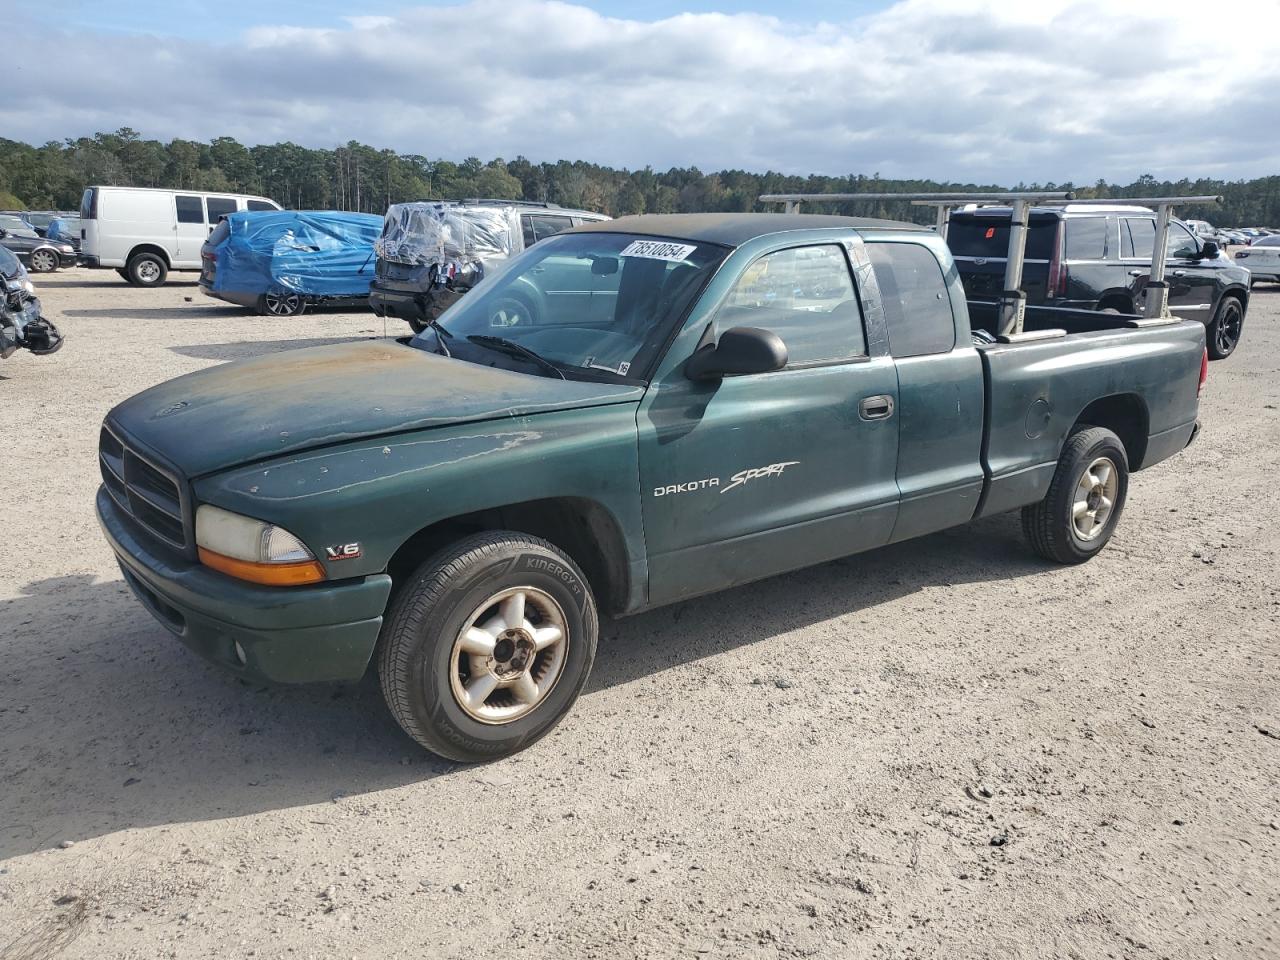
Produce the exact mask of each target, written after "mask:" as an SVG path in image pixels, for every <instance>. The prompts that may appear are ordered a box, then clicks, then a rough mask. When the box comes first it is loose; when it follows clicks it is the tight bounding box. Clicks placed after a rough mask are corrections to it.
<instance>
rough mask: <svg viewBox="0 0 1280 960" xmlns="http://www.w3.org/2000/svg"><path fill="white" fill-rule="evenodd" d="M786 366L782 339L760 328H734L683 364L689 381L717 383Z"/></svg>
mask: <svg viewBox="0 0 1280 960" xmlns="http://www.w3.org/2000/svg"><path fill="white" fill-rule="evenodd" d="M786 365H787V345H786V344H785V343H783V342H782V338H781V337H779V336H778V335H777V334H776V333H773V332H771V331H769V330H761V329H760V328H759V327H733V328H732V329H730V330H726V331H725V332H724V333H722V334H721V335H720V339H719V340H718V341H716V343H715V344H714V345H709V346H705V347H702V348H701V349H700V350H698V352H697V353H695V354H694V355H693V356H692V357H690V358H689V359H688V361H687V362H686V363H685V365H684V372H685V376H687V377H688V378H689V379H690V380H716V379H719V378H720V377H735V376H743V375H744V374H748V373H770V372H772V371H774V370H781V369H782V368H783V367H785V366H786Z"/></svg>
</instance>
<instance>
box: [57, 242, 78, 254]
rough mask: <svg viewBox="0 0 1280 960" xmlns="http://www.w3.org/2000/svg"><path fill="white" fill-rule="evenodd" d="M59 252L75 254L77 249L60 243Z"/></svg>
mask: <svg viewBox="0 0 1280 960" xmlns="http://www.w3.org/2000/svg"><path fill="white" fill-rule="evenodd" d="M58 251H59V252H60V253H75V252H76V248H75V247H73V246H72V245H71V244H69V243H60V244H58Z"/></svg>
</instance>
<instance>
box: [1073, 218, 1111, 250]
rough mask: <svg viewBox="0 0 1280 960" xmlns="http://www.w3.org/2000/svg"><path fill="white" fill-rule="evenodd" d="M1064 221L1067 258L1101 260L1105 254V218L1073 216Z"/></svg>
mask: <svg viewBox="0 0 1280 960" xmlns="http://www.w3.org/2000/svg"><path fill="white" fill-rule="evenodd" d="M1065 223H1066V240H1065V241H1064V243H1065V248H1066V249H1065V250H1064V254H1065V256H1066V258H1067V259H1068V260H1102V259H1103V258H1104V257H1106V255H1107V218H1106V217H1073V218H1072V219H1070V220H1067V221H1065Z"/></svg>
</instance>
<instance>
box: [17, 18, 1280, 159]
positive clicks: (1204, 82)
mask: <svg viewBox="0 0 1280 960" xmlns="http://www.w3.org/2000/svg"><path fill="white" fill-rule="evenodd" d="M974 8H975V5H974V4H972V3H971V2H963V3H962V2H959V0H904V2H901V3H898V4H895V5H894V6H892V7H890V8H888V9H887V10H885V11H883V12H880V13H877V14H873V15H870V16H866V17H863V18H860V19H857V20H854V21H852V22H848V23H842V24H831V23H821V24H814V23H802V22H798V21H796V22H793V21H788V20H782V19H778V18H773V17H765V16H759V15H751V14H738V15H723V14H683V15H680V16H676V17H671V18H669V19H665V20H660V21H656V22H645V21H638V20H625V19H615V18H609V17H605V16H603V15H601V14H598V13H596V12H593V11H592V10H589V9H587V8H585V7H580V6H574V5H571V4H568V3H561V2H554V0H514V2H510V0H472V2H469V3H466V4H464V5H461V6H453V7H419V8H409V9H406V10H404V11H402V12H401V13H399V14H397V15H396V16H394V17H388V16H378V17H363V16H356V17H351V18H349V19H348V21H347V25H346V26H343V27H341V28H330V29H314V28H306V27H297V26H290V25H283V26H279V27H270V28H255V29H253V30H250V31H247V32H246V33H245V34H243V36H242V38H241V40H240V42H237V43H232V44H201V43H197V42H192V41H186V40H178V39H173V38H166V37H142V36H129V35H119V34H98V35H85V34H62V35H61V36H57V35H51V32H50V31H49V30H47V29H45V28H37V27H34V26H31V25H29V24H28V25H25V26H24V25H22V24H19V26H18V28H17V30H18V36H17V38H16V41H17V42H16V45H15V46H14V47H13V48H14V49H28V50H30V49H42V48H46V47H47V48H49V49H56V50H58V51H59V53H58V62H59V63H60V64H64V65H66V64H73V65H75V67H74V68H73V69H58V70H44V69H31V68H27V69H19V70H16V71H13V72H11V73H10V74H9V77H8V80H9V83H8V86H9V89H8V91H7V93H6V96H5V98H4V99H3V101H0V135H3V136H9V137H16V138H20V139H28V140H34V141H42V140H45V139H51V138H60V137H63V136H73V135H80V134H83V133H89V132H93V131H96V130H100V129H114V128H115V127H118V126H122V125H129V126H132V127H134V128H136V129H138V130H140V131H142V132H143V133H144V134H145V135H147V136H153V137H159V138H162V139H164V138H168V137H172V136H184V137H192V138H198V139H207V138H209V137H212V136H216V135H221V134H231V135H233V136H236V137H239V138H240V139H242V140H245V141H247V142H255V143H257V142H272V141H275V140H293V141H295V142H300V143H304V144H307V145H309V146H331V145H333V144H334V143H338V142H345V141H346V140H349V139H357V140H362V141H365V142H368V143H372V144H375V145H378V146H392V147H395V148H396V149H398V150H401V151H404V152H412V153H422V154H426V155H429V156H446V157H454V158H460V157H463V156H467V155H477V156H481V157H485V158H487V157H491V156H495V155H501V156H505V157H508V158H510V157H513V156H515V155H516V154H521V153H523V154H525V155H526V156H529V157H531V158H533V159H537V160H543V159H547V160H555V159H560V158H566V159H587V160H593V161H596V162H600V163H607V164H614V165H619V166H623V165H625V166H630V167H636V166H643V165H645V164H651V165H653V166H655V167H658V168H666V167H668V166H690V165H697V166H700V167H702V168H703V169H715V168H721V167H738V168H747V169H754V170H759V169H765V168H772V169H780V170H785V171H788V172H810V171H813V172H824V173H848V172H865V173H871V172H874V171H879V172H881V173H882V174H885V175H896V176H922V177H923V176H928V177H936V178H941V179H956V180H973V181H981V182H985V181H994V182H1002V183H1013V182H1016V181H1019V180H1023V181H1032V180H1039V181H1045V180H1057V181H1062V180H1065V179H1074V180H1076V181H1077V182H1083V181H1088V180H1091V179H1092V178H1094V177H1098V176H1103V177H1108V178H1113V179H1121V180H1125V179H1131V178H1132V177H1134V176H1136V175H1137V174H1139V173H1144V172H1152V173H1155V174H1157V175H1168V176H1183V175H1189V176H1196V175H1209V176H1220V177H1229V178H1235V177H1246V176H1257V175H1262V174H1268V173H1274V172H1276V171H1277V169H1280V163H1278V162H1277V154H1278V153H1280V150H1278V149H1277V148H1278V147H1280V124H1277V123H1276V122H1275V117H1276V99H1275V90H1276V89H1278V88H1280V39H1277V38H1278V37H1280V31H1277V29H1276V27H1280V2H1277V0H1254V2H1253V4H1252V5H1251V10H1252V11H1253V12H1252V13H1251V14H1250V16H1249V17H1248V21H1249V22H1244V21H1240V22H1238V23H1237V22H1233V23H1232V24H1225V23H1224V22H1222V21H1221V20H1217V19H1211V18H1210V17H1209V16H1208V15H1207V11H1206V8H1205V6H1204V3H1203V0H1196V2H1191V0H1131V2H1127V3H1117V2H1108V3H1103V2H1095V0H1037V2H1035V3H1027V2H1025V0H1017V2H1015V0H994V2H988V3H986V4H985V6H983V7H982V8H981V9H980V10H978V11H977V12H974ZM1268 12H1269V13H1270V16H1269V17H1268V16H1266V14H1267V13H1268ZM1260 14H1261V17H1260V16H1259V15H1260ZM1267 19H1269V20H1270V21H1271V24H1270V27H1267V25H1266V24H1265V23H1264V22H1263V21H1265V20H1267ZM15 104H16V106H15Z"/></svg>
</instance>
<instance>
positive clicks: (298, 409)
mask: <svg viewBox="0 0 1280 960" xmlns="http://www.w3.org/2000/svg"><path fill="white" fill-rule="evenodd" d="M643 393H644V390H643V388H642V387H638V386H630V385H627V384H611V383H589V382H583V381H576V380H557V379H552V378H549V377H539V376H534V375H532V374H525V373H516V372H514V371H511V370H502V369H499V368H497V367H486V366H481V365H479V364H474V363H467V362H465V361H462V360H452V359H449V358H448V357H442V356H438V355H437V354H433V353H429V352H427V351H425V350H418V349H416V348H414V347H409V346H406V345H405V344H402V343H399V342H397V341H394V340H375V341H362V342H355V343H344V344H337V345H334V346H324V347H308V348H304V349H300V350H287V351H284V352H281V353H277V354H273V355H271V356H267V357H258V358H255V359H252V360H240V361H235V362H232V363H226V364H222V365H220V366H216V367H210V368H209V369H207V370H200V371H197V372H196V373H189V374H187V375H185V376H182V377H177V378H176V379H173V380H168V381H166V382H164V383H161V384H159V385H157V386H154V387H152V388H151V389H149V390H144V391H143V392H142V393H139V394H137V395H135V396H133V397H130V398H129V399H128V400H126V401H124V403H122V404H120V405H119V406H117V407H116V408H115V409H114V410H112V411H111V412H110V413H109V414H108V415H107V418H108V420H110V421H111V422H112V423H113V424H114V425H116V426H117V427H119V428H120V430H121V431H123V433H124V434H125V435H126V436H127V437H128V438H130V439H131V440H132V441H133V442H135V443H136V444H138V445H139V446H141V447H143V448H144V449H145V450H149V451H150V452H151V453H152V454H154V455H158V457H159V458H161V459H163V460H167V461H168V462H169V463H170V464H171V465H173V466H175V467H177V468H178V469H180V470H181V471H182V472H183V473H185V474H186V475H187V476H188V477H192V478H194V477H198V476H202V475H204V474H208V473H214V472H216V471H218V470H223V469H225V468H227V467H231V466H235V465H238V464H243V463H251V462H253V461H255V460H262V459H265V458H268V457H277V456H281V455H286V454H291V453H297V452H299V451H302V450H307V449H310V448H313V447H319V446H324V445H327V444H333V443H341V442H343V441H347V440H356V439H360V438H364V437H375V436H379V435H383V434H392V433H399V432H402V431H409V430H421V429H426V428H429V427H436V426H443V425H446V424H454V423H466V422H473V421H478V420H494V419H509V418H514V417H523V416H528V415H530V414H537V413H547V412H550V411H553V410H566V409H571V408H577V407H592V406H600V405H603V404H610V403H625V402H628V401H638V400H639V399H640V397H641V396H642V395H643Z"/></svg>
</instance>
